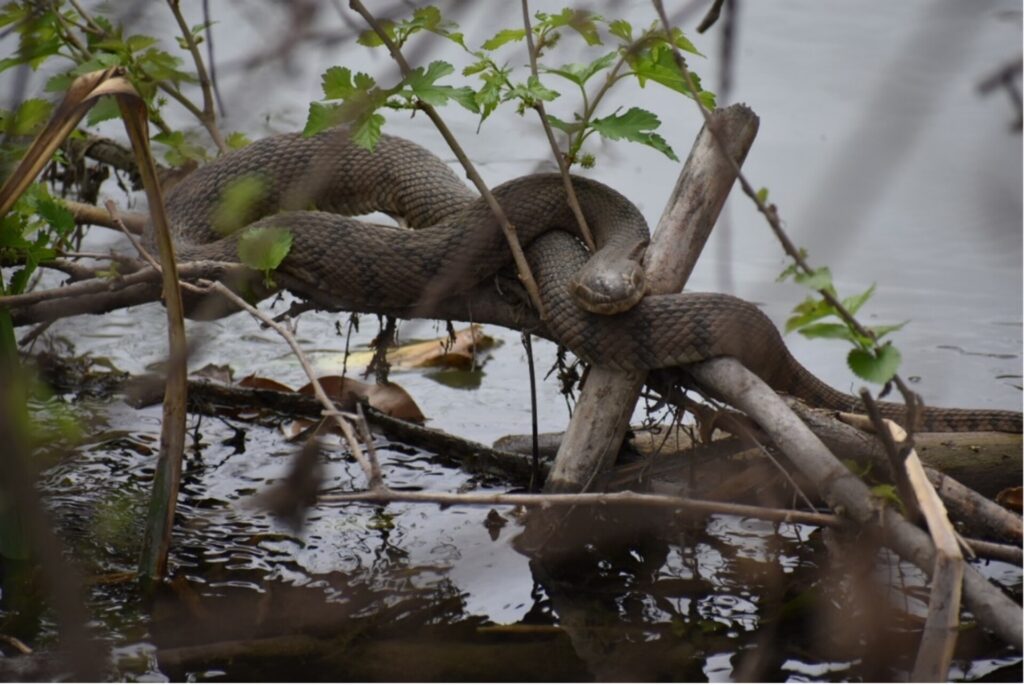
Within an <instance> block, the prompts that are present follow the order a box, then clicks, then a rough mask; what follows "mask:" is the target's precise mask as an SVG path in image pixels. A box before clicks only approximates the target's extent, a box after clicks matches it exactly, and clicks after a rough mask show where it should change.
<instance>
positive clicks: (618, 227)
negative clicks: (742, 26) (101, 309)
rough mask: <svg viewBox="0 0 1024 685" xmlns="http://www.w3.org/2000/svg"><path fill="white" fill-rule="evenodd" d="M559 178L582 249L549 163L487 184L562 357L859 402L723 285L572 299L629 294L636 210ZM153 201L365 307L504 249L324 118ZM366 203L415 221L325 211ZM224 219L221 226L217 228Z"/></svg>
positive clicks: (967, 416)
mask: <svg viewBox="0 0 1024 685" xmlns="http://www.w3.org/2000/svg"><path fill="white" fill-rule="evenodd" d="M240 179H256V180H255V181H254V182H252V183H251V184H250V188H251V189H252V188H255V189H257V191H258V192H255V193H251V195H252V197H251V198H249V199H250V200H251V201H250V202H248V203H246V206H245V207H244V209H243V210H242V212H243V214H244V215H243V216H230V217H227V220H228V223H229V224H230V225H228V226H226V227H225V226H224V225H223V224H224V221H225V217H224V216H223V214H224V211H223V207H224V206H225V205H224V197H225V193H226V192H227V193H229V194H230V192H231V189H232V188H233V187H239V185H238V184H239V183H240ZM573 184H574V187H575V190H576V192H577V195H578V196H579V199H580V204H581V206H582V208H583V210H584V214H585V216H586V219H587V222H588V224H589V226H590V228H591V231H592V233H593V234H594V238H595V241H596V243H597V244H598V247H599V249H598V251H597V253H595V255H594V256H593V257H591V256H590V255H588V254H587V253H586V252H585V250H584V249H583V247H582V246H581V244H580V243H579V241H578V240H576V238H574V237H572V235H570V233H574V232H575V231H576V229H575V226H576V222H575V219H574V217H573V215H572V213H571V212H570V210H569V208H568V206H567V203H566V200H565V191H564V189H563V185H562V181H561V179H560V178H559V177H557V176H555V175H550V174H537V175H532V176H526V177H523V178H520V179H516V180H513V181H510V182H508V183H505V184H503V185H501V186H498V187H497V188H495V189H494V191H493V192H494V195H495V196H496V198H497V199H498V201H499V202H500V203H501V205H502V207H503V209H504V210H505V212H506V213H507V215H508V218H509V220H510V221H511V223H512V224H513V225H514V226H515V227H516V228H517V231H518V235H519V238H520V241H521V242H522V243H523V245H524V246H527V245H528V246H529V247H528V249H527V258H528V260H529V262H530V267H531V269H532V270H533V272H534V275H535V277H536V279H537V281H538V284H539V286H540V289H541V296H542V299H543V301H544V304H545V307H546V308H547V310H548V321H547V322H546V323H547V326H548V328H549V329H550V332H551V333H552V334H553V335H554V337H555V338H557V340H558V341H559V342H561V343H562V344H563V345H565V346H566V347H567V348H569V349H570V350H571V351H572V352H574V353H575V354H576V355H577V356H579V357H580V358H582V359H583V360H585V361H587V362H590V363H594V364H600V365H605V366H611V367H616V368H620V369H662V368H667V367H675V366H679V365H684V364H687V363H693V362H697V361H701V360H704V359H708V358H711V357H716V356H723V355H729V356H733V357H736V358H738V359H739V360H740V361H741V362H742V363H743V364H744V365H745V366H747V368H749V369H750V370H751V371H753V372H755V373H756V374H758V375H759V376H761V377H762V378H763V379H764V380H765V381H767V382H768V383H769V384H770V385H771V386H772V387H774V388H775V389H777V390H779V391H782V392H787V393H790V394H792V395H795V396H798V397H800V398H803V399H804V400H806V401H807V402H808V403H809V404H811V405H814V406H820V407H826V408H833V409H856V408H857V407H858V406H859V400H857V399H856V398H854V397H852V396H850V395H847V394H844V393H841V392H839V391H837V390H835V389H833V388H831V387H830V386H828V385H826V384H825V383H824V382H822V381H820V380H819V379H818V378H816V377H815V376H814V375H813V374H811V373H810V372H809V371H807V370H806V369H805V368H804V367H803V366H801V365H800V363H799V362H797V361H796V360H795V359H794V358H793V356H792V355H791V354H790V353H789V351H788V349H787V348H786V346H785V344H784V343H783V341H782V338H781V336H780V335H779V333H778V331H777V330H776V328H775V326H774V325H773V324H772V322H771V321H770V320H769V319H768V318H767V317H766V316H765V315H764V314H763V313H762V312H761V311H760V310H759V309H757V307H755V306H754V305H752V304H750V303H748V302H745V301H743V300H740V299H738V298H735V297H732V296H729V295H721V294H709V293H684V294H676V295H657V296H648V297H645V298H644V299H642V300H641V301H640V302H639V303H638V304H636V306H632V308H630V309H628V310H627V311H622V312H620V313H613V314H607V313H606V314H599V313H593V312H591V311H585V310H584V309H583V308H581V306H580V303H581V302H582V303H583V304H584V305H585V306H587V307H589V308H590V309H596V310H601V311H605V312H607V311H610V310H612V311H613V310H614V309H615V308H616V304H615V302H618V301H619V300H626V301H627V304H626V305H624V306H628V305H630V304H632V303H633V302H634V301H635V299H636V297H639V296H641V295H642V278H641V274H642V271H641V269H640V267H639V264H638V261H637V260H638V258H639V257H640V255H641V254H642V251H643V247H644V246H645V245H646V243H647V240H648V229H647V225H646V223H645V221H644V219H643V217H642V216H641V215H640V212H639V210H637V209H636V207H634V206H633V204H632V203H630V202H629V201H628V200H627V199H626V198H624V197H623V196H621V195H620V194H618V193H617V192H615V191H614V190H612V189H611V188H608V187H606V186H604V185H602V184H600V183H597V182H595V181H591V180H588V179H584V178H578V177H574V179H573ZM311 207H315V210H312V209H310V208H311ZM167 209H168V213H169V216H170V219H171V224H172V231H173V233H174V239H175V243H176V247H177V250H178V254H179V258H181V259H184V260H218V261H229V262H237V261H238V252H237V249H238V248H237V235H238V233H237V231H233V230H232V229H234V228H236V227H238V226H243V225H252V226H274V227H283V228H287V229H289V230H290V231H291V232H292V234H293V244H292V247H291V250H290V252H289V254H288V256H287V257H286V258H285V260H284V261H283V262H282V263H281V265H280V266H279V267H278V269H277V273H278V274H280V275H281V276H282V277H284V278H285V280H286V282H287V284H288V287H289V288H291V289H293V290H296V291H298V292H299V294H300V295H305V296H312V297H313V299H320V300H322V299H324V297H327V298H335V299H339V300H343V301H345V302H346V303H349V305H350V306H352V307H360V308H364V309H370V310H373V309H380V310H387V309H393V308H402V307H414V306H415V305H416V304H417V303H420V302H423V301H425V300H429V299H430V298H440V297H442V296H448V295H450V294H452V293H459V292H466V291H469V290H470V289H471V288H473V287H474V286H476V285H477V284H479V283H481V282H483V281H485V280H486V279H488V278H491V277H492V276H493V275H494V274H495V273H496V272H498V271H499V270H501V269H502V268H503V267H506V266H507V265H508V263H509V262H510V261H511V258H510V256H509V251H508V248H507V246H506V244H505V239H504V237H503V235H502V233H501V231H500V229H499V227H498V225H497V223H496V221H495V219H494V217H493V215H492V214H491V211H490V210H489V208H488V207H487V205H486V203H484V202H483V200H481V199H480V198H478V197H477V196H476V195H475V194H474V193H472V192H471V191H470V190H469V189H468V188H467V187H466V186H465V185H464V184H463V183H462V182H461V181H460V180H459V179H458V178H457V177H456V175H455V174H454V173H453V172H452V171H451V170H450V169H449V168H448V166H447V165H446V164H445V163H443V162H442V161H441V160H439V159H438V158H436V157H435V156H434V155H433V154H431V153H430V152H428V151H426V150H424V149H423V148H421V147H419V146H417V145H415V144H413V143H411V142H408V141H405V140H402V139H400V138H394V137H389V136H383V137H382V138H381V140H380V142H379V143H378V145H377V147H376V149H375V151H374V152H373V153H370V152H368V151H366V150H364V149H362V148H360V147H358V146H356V145H355V144H353V143H351V142H350V141H349V140H348V136H347V135H346V133H345V131H342V130H337V129H336V130H332V131H326V132H324V133H321V134H318V135H316V136H313V137H309V138H305V137H302V136H301V135H298V134H285V135H278V136H272V137H269V138H266V139H263V140H261V141H258V142H256V143H253V144H252V145H249V146H248V147H246V148H244V149H242V150H239V151H236V152H233V153H231V154H228V155H225V156H224V157H221V158H220V159H218V160H216V161H215V162H212V163H210V164H207V165H205V166H204V167H202V168H200V169H199V170H198V171H196V172H195V173H193V174H191V175H190V176H188V177H187V178H186V179H185V180H184V181H182V182H181V183H180V184H179V185H177V186H176V187H174V188H173V189H172V190H171V191H170V192H169V193H168V196H167ZM373 211H381V212H385V213H387V214H390V215H393V216H396V217H401V218H402V219H404V220H405V221H406V222H407V223H408V224H409V225H410V226H411V227H414V228H417V229H418V230H408V229H403V228H395V227H383V226H370V225H367V224H366V223H363V222H360V221H357V220H354V219H350V218H347V217H345V216H340V215H359V214H366V213H369V212H373ZM219 224H220V225H219ZM218 228H220V229H221V232H219V231H218V230H217V229H218ZM225 230H227V231H231V233H230V234H229V235H227V236H225V235H224V234H223V233H222V232H223V231H225ZM149 242H150V244H152V240H151V236H150V240H149ZM588 258H590V261H589V262H588ZM588 298H589V299H588ZM602 298H604V299H602ZM901 411H902V408H901V407H900V405H886V406H885V407H884V412H885V413H886V414H889V415H892V416H894V417H901V416H902V414H901ZM919 428H922V429H930V430H962V431H963V430H1001V431H1008V432H1020V431H1021V414H1020V413H1017V412H1011V411H1000V410H965V409H940V408H932V407H929V408H926V409H925V412H924V414H923V417H922V425H921V426H920V427H919Z"/></svg>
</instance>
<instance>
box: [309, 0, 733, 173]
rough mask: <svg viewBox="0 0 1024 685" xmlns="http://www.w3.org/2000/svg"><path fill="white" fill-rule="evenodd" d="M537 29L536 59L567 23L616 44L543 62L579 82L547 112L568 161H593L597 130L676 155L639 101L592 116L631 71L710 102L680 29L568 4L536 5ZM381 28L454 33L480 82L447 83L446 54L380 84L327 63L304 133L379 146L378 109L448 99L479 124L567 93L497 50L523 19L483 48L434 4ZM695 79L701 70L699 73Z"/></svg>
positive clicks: (522, 32)
mask: <svg viewBox="0 0 1024 685" xmlns="http://www.w3.org/2000/svg"><path fill="white" fill-rule="evenodd" d="M534 19H535V23H534V24H533V25H532V27H531V31H532V33H533V36H532V38H533V41H532V44H533V53H534V54H533V55H532V56H531V57H532V58H533V59H536V58H541V57H543V56H544V54H545V53H546V51H548V50H549V49H550V48H551V47H552V46H554V45H556V44H557V43H558V42H559V41H560V40H561V39H562V36H563V34H564V33H565V32H566V31H569V32H571V33H572V34H574V35H577V36H578V37H580V38H581V39H582V40H583V41H584V42H585V43H586V45H587V46H591V47H596V46H602V45H605V41H609V40H610V41H611V42H612V43H613V45H614V48H613V49H612V50H610V51H609V52H606V53H604V54H602V55H600V56H599V57H597V58H596V59H594V60H593V61H591V62H589V63H586V64H564V65H559V66H548V65H543V64H542V65H540V66H539V68H538V71H539V72H540V73H542V74H544V75H545V76H554V77H557V78H560V79H563V80H566V81H569V82H570V83H571V84H573V85H575V86H576V87H577V88H578V89H579V91H580V94H581V100H580V102H581V104H582V108H581V111H576V112H573V113H572V116H571V118H566V119H563V118H560V117H558V116H555V115H548V116H547V120H548V122H549V123H550V124H551V126H552V127H554V128H556V129H558V130H560V131H562V132H564V133H565V134H566V136H567V149H566V150H565V151H564V153H563V154H564V155H565V158H566V159H567V160H568V161H569V163H570V164H572V163H577V162H578V163H582V164H583V165H584V166H589V165H590V164H592V163H593V157H592V156H590V155H583V154H581V149H582V146H583V143H584V141H586V139H587V138H588V137H589V136H590V135H592V134H595V133H596V134H597V135H598V136H600V137H602V138H605V139H607V140H626V141H630V142H635V143H640V144H642V145H647V146H649V147H652V148H654V149H656V150H658V151H659V152H661V153H663V154H665V155H666V156H667V157H669V158H670V159H673V160H677V159H678V157H677V156H676V154H675V152H674V151H673V150H672V148H671V147H670V146H669V144H668V143H667V142H666V141H665V139H664V138H663V137H662V136H661V135H659V134H658V133H656V132H655V130H656V129H657V128H658V127H659V126H660V125H661V122H660V120H659V119H658V117H657V116H656V115H654V114H653V113H651V112H649V111H647V110H644V109H642V108H640V107H631V108H629V109H627V110H626V111H625V112H621V111H615V112H612V113H610V114H606V115H605V116H600V117H599V116H596V112H597V107H598V104H599V103H600V101H601V100H602V98H603V97H604V95H605V94H606V93H607V92H608V90H609V89H610V88H611V87H612V86H613V85H615V84H616V83H618V82H619V81H620V80H622V79H625V78H630V77H632V78H635V79H636V81H637V83H638V84H639V85H640V87H644V86H645V85H646V84H647V83H648V82H654V83H658V84H660V85H662V86H664V87H667V88H669V89H671V90H674V91H676V92H679V93H682V94H684V95H686V96H688V97H697V98H699V99H700V100H701V101H702V102H703V103H704V104H705V106H707V107H709V108H714V106H715V97H714V94H713V93H711V92H709V91H706V90H698V92H697V93H696V94H694V93H691V92H690V89H689V87H688V86H687V84H686V81H685V79H684V77H683V75H682V73H681V72H680V70H679V68H678V66H677V65H676V63H675V60H674V58H673V55H672V48H673V46H675V47H678V48H679V49H681V50H684V51H686V52H688V53H691V54H694V55H700V52H698V51H697V49H696V48H695V47H694V45H693V44H692V43H691V42H690V41H689V39H687V38H686V36H685V35H683V33H682V32H681V31H679V30H674V31H673V32H672V33H671V35H668V34H666V33H665V32H664V31H660V30H658V29H657V28H656V26H655V25H652V26H651V27H649V28H648V29H646V30H644V31H642V32H640V34H639V35H638V36H637V37H636V38H634V36H633V34H634V29H633V26H632V25H631V24H630V23H629V22H627V21H625V20H623V19H615V20H611V21H609V20H606V19H605V18H604V17H601V16H600V15H597V14H594V13H591V12H588V11H585V10H576V9H572V8H565V9H563V10H561V11H560V12H558V13H547V12H537V13H536V14H535V15H534ZM381 26H382V29H383V30H384V32H385V33H386V34H387V36H388V38H389V39H390V40H391V41H393V42H394V43H395V44H396V45H397V46H398V47H399V48H400V47H401V46H403V45H404V44H405V43H406V42H407V41H408V40H409V39H410V38H411V37H412V36H413V35H415V34H416V33H418V32H424V31H425V32H428V33H432V34H434V35H437V36H441V37H443V38H445V39H447V40H450V41H452V42H453V43H455V44H456V45H458V46H459V47H461V48H462V49H463V50H464V51H465V52H466V53H468V54H469V55H470V56H471V57H472V60H473V61H472V62H471V63H470V64H469V65H467V66H466V67H465V68H463V70H462V75H463V76H465V77H475V78H476V80H477V82H478V85H477V87H476V88H473V87H469V86H462V85H460V86H453V85H449V84H446V83H443V82H442V79H443V78H444V77H447V76H449V75H451V74H453V73H454V72H455V67H454V66H452V65H451V64H450V63H448V62H443V61H435V62H432V63H431V64H430V65H428V66H427V67H425V68H424V67H420V68H418V69H415V70H413V71H412V72H411V73H410V74H409V75H408V76H407V77H406V78H404V79H402V80H401V81H400V82H399V83H397V84H395V85H394V86H391V87H383V86H380V85H378V84H377V82H376V80H375V79H374V78H373V77H371V76H369V75H368V74H365V73H355V74H353V73H352V72H351V70H349V69H348V68H346V67H340V66H336V67H331V68H330V69H328V70H327V71H326V72H324V74H323V77H322V84H323V92H324V98H323V100H322V101H320V102H314V103H312V104H311V105H310V109H309V116H308V118H307V122H306V127H305V131H304V133H305V134H306V135H314V134H316V133H318V132H320V131H322V130H324V129H326V128H329V127H331V126H336V125H339V124H344V125H347V126H349V128H350V135H351V136H352V139H353V141H355V142H356V143H357V144H359V145H362V146H363V147H366V148H367V149H373V147H374V145H376V142H377V141H378V140H379V138H380V135H381V127H382V126H383V124H384V122H385V119H384V116H383V115H382V114H381V110H382V109H385V108H387V109H415V108H417V107H419V106H421V105H422V104H429V105H432V106H435V107H436V106H442V105H445V104H447V103H448V102H449V101H455V102H456V103H458V104H459V105H461V106H462V107H464V108H466V109H468V110H469V111H471V112H474V113H477V114H479V115H480V124H483V122H484V121H485V120H486V119H487V118H488V117H489V116H490V115H491V114H492V113H493V112H494V111H495V110H496V109H497V108H498V107H499V106H500V105H502V104H504V103H513V104H514V105H515V106H516V110H517V112H518V113H520V114H522V113H524V112H525V111H526V110H527V109H531V108H536V107H537V105H538V103H542V102H551V101H553V100H555V99H557V98H559V97H560V96H561V93H560V92H559V91H557V90H555V89H553V88H551V87H549V86H548V85H546V84H545V83H544V82H543V81H542V80H541V77H540V76H539V75H534V74H532V73H530V74H527V75H526V77H525V79H520V78H518V77H517V76H516V75H515V72H516V69H514V68H513V67H511V66H509V64H508V62H502V61H500V60H499V59H498V57H497V55H496V52H497V51H499V50H501V49H502V48H504V47H505V46H507V45H510V44H513V43H521V42H523V41H524V40H525V38H526V29H525V28H505V29H501V30H499V31H497V32H496V33H495V34H494V35H493V36H491V37H490V38H488V39H487V40H485V41H484V42H483V43H482V44H481V46H480V48H479V49H476V50H473V49H471V48H469V47H468V45H467V43H466V39H465V36H464V35H463V34H462V33H461V32H459V31H458V26H457V25H456V24H455V23H454V22H452V21H448V20H446V19H444V17H442V15H441V12H440V10H438V9H437V8H436V7H424V8H421V9H418V10H416V11H415V12H413V14H412V16H411V17H410V18H408V19H403V20H401V21H398V22H382V23H381ZM359 42H360V43H361V44H363V45H366V46H369V47H378V46H381V45H383V44H384V43H383V40H382V39H381V38H380V36H378V35H377V34H376V33H374V32H372V31H368V32H365V33H363V34H362V35H361V36H360V38H359ZM599 74H604V81H603V82H602V83H601V85H600V86H599V89H598V91H597V94H596V95H595V96H593V97H591V96H590V95H589V94H588V92H587V86H588V83H589V82H590V81H591V80H592V79H593V78H594V77H595V76H597V75H599ZM696 82H697V84H698V88H699V79H697V81H696Z"/></svg>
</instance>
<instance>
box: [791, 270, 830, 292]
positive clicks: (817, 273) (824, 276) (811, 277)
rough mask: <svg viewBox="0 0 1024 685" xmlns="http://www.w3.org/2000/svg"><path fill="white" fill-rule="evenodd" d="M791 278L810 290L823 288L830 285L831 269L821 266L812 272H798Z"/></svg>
mask: <svg viewBox="0 0 1024 685" xmlns="http://www.w3.org/2000/svg"><path fill="white" fill-rule="evenodd" d="M793 280H794V281H796V282H797V283H799V284H800V285H802V286H804V287H807V288H810V289H811V290H825V289H828V288H831V287H832V270H831V269H829V268H828V267H827V266H823V267H820V268H818V269H815V270H814V272H813V273H809V274H806V273H798V274H796V275H795V276H793Z"/></svg>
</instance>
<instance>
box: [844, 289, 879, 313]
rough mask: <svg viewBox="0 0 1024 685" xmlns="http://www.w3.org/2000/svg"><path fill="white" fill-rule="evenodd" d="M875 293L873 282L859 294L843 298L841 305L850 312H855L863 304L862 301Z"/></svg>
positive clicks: (865, 300)
mask: <svg viewBox="0 0 1024 685" xmlns="http://www.w3.org/2000/svg"><path fill="white" fill-rule="evenodd" d="M874 293H875V284H874V283H872V284H871V287H869V288H868V289H867V290H865V291H864V292H862V293H861V294H859V295H851V296H850V297H847V298H846V299H844V300H843V307H845V308H846V311H848V312H850V314H856V313H857V312H858V311H860V308H861V307H863V306H864V303H865V302H867V301H868V300H869V299H871V296H872V295H873V294H874Z"/></svg>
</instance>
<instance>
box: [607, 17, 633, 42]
mask: <svg viewBox="0 0 1024 685" xmlns="http://www.w3.org/2000/svg"><path fill="white" fill-rule="evenodd" d="M608 32H609V33H610V34H612V35H613V36H615V37H616V38H621V39H622V40H623V41H625V42H627V43H632V42H633V27H632V26H630V24H629V22H628V21H626V20H625V19H616V20H615V21H613V22H611V23H610V24H608Z"/></svg>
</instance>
